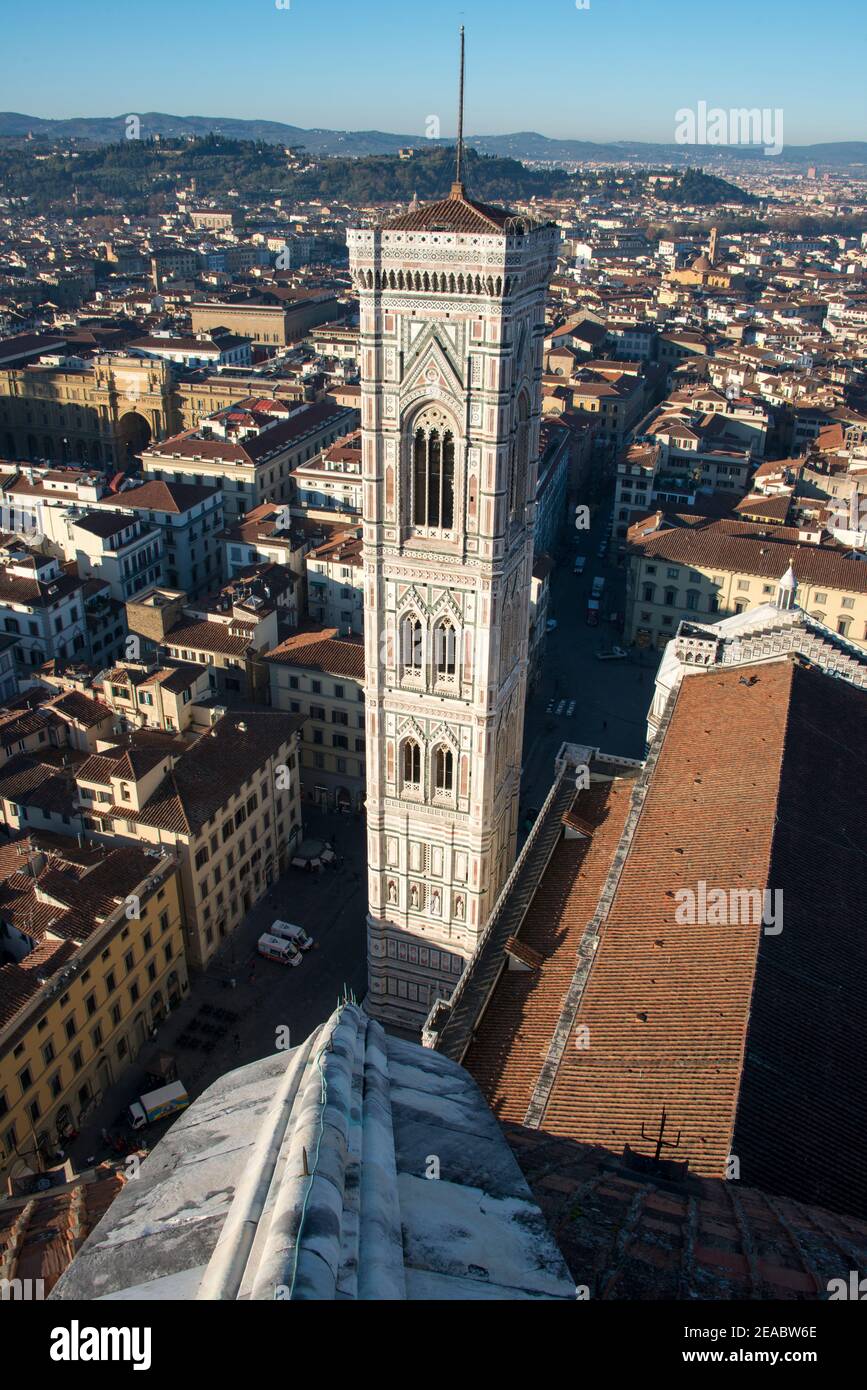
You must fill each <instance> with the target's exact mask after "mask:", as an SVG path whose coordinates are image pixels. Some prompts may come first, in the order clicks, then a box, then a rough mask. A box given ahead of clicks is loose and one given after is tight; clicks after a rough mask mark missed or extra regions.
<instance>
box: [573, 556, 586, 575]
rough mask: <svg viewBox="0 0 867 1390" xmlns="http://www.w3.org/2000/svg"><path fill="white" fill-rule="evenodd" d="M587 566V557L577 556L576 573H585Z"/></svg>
mask: <svg viewBox="0 0 867 1390" xmlns="http://www.w3.org/2000/svg"><path fill="white" fill-rule="evenodd" d="M586 566H587V558H586V556H584V555H576V556H575V573H576V574H583V573H584V570H585V568H586Z"/></svg>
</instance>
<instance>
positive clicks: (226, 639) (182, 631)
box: [163, 621, 251, 657]
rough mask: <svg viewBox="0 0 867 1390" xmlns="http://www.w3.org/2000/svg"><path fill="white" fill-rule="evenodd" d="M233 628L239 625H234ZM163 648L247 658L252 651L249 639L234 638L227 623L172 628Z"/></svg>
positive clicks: (183, 623)
mask: <svg viewBox="0 0 867 1390" xmlns="http://www.w3.org/2000/svg"><path fill="white" fill-rule="evenodd" d="M233 626H237V624H234V623H233ZM163 646H165V647H177V648H178V649H179V650H186V651H194V652H219V653H220V654H221V655H222V656H237V657H245V656H246V655H247V654H248V652H249V651H250V646H251V642H250V638H249V637H233V636H232V634H231V633H230V631H229V627H228V624H227V623H208V622H190V621H186V622H181V623H177V624H176V626H175V627H173V628H171V629H170V630H169V631H168V632H167V633H166V635H165V637H164V639H163Z"/></svg>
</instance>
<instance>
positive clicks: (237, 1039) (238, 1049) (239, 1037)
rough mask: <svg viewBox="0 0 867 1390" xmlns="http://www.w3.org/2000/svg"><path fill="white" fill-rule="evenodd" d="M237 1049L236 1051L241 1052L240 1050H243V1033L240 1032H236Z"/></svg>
mask: <svg viewBox="0 0 867 1390" xmlns="http://www.w3.org/2000/svg"><path fill="white" fill-rule="evenodd" d="M235 1051H236V1052H240V1051H241V1035H240V1033H236V1034H235Z"/></svg>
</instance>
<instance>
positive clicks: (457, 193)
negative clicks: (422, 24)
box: [452, 24, 465, 198]
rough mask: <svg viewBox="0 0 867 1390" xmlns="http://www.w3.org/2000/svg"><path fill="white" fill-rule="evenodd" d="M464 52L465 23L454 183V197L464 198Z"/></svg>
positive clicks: (463, 43) (462, 34)
mask: <svg viewBox="0 0 867 1390" xmlns="http://www.w3.org/2000/svg"><path fill="white" fill-rule="evenodd" d="M464 52H465V40H464V26H463V24H462V25H461V78H460V87H459V89H458V149H457V160H456V165H455V181H454V183H453V184H452V197H454V198H462V197H463V194H464V185H463V183H462V182H461V175H462V173H463V164H464Z"/></svg>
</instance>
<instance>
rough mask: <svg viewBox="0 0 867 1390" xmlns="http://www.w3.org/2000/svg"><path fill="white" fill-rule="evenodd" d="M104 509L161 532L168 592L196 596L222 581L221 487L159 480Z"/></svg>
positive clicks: (110, 500)
mask: <svg viewBox="0 0 867 1390" xmlns="http://www.w3.org/2000/svg"><path fill="white" fill-rule="evenodd" d="M99 509H100V510H103V509H105V510H106V511H118V512H120V511H124V512H128V513H130V514H132V515H133V516H137V517H139V518H140V519H141V521H142V523H143V524H144V523H147V524H148V525H149V526H151V527H153V528H155V529H156V530H157V531H158V533H159V535H160V538H161V541H162V551H163V563H164V570H165V582H166V585H167V587H169V588H171V589H183V591H184V593H186V594H189V595H190V597H195V596H197V595H198V594H202V593H207V592H208V591H209V590H210V589H214V588H216V586H217V585H218V584H219V582H220V580H221V579H222V577H223V567H222V553H221V546H220V542H219V536H220V534H221V532H222V530H223V525H224V520H223V493H222V491H221V489H220V488H219V487H218V486H211V487H205V486H202V487H198V486H196V485H195V484H191V483H176V482H165V481H164V480H162V479H157V478H154V479H152V480H150V481H148V482H146V483H143V484H141V486H139V487H132V488H124V489H123V491H121V492H118V493H117V494H115V495H114V496H112V497H103V498H101V499H100V502H99Z"/></svg>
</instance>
